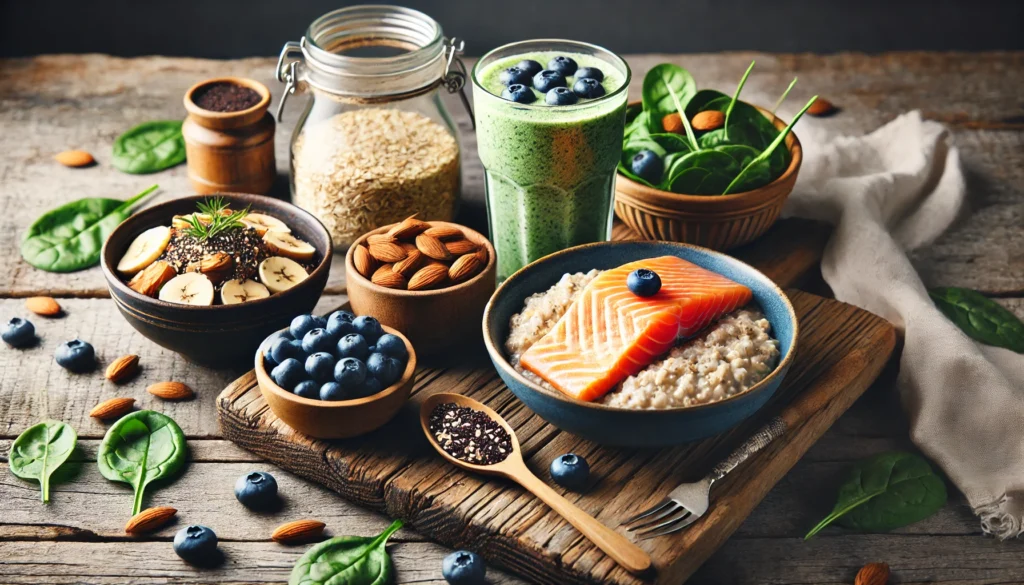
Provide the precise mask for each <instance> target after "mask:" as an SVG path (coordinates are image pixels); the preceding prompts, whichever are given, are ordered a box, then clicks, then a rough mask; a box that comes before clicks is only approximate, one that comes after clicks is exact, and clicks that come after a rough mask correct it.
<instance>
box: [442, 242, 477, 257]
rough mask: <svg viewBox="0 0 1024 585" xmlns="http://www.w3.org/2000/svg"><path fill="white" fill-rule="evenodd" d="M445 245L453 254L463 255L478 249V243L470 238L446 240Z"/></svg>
mask: <svg viewBox="0 0 1024 585" xmlns="http://www.w3.org/2000/svg"><path fill="white" fill-rule="evenodd" d="M444 247H445V249H446V250H448V253H449V254H451V255H452V256H462V255H463V254H469V253H470V252H475V251H476V244H474V243H473V242H471V241H469V240H455V241H452V242H445V244H444Z"/></svg>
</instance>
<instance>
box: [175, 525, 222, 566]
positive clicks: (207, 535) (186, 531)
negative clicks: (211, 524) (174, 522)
mask: <svg viewBox="0 0 1024 585" xmlns="http://www.w3.org/2000/svg"><path fill="white" fill-rule="evenodd" d="M174 552H175V554H177V555H178V556H179V557H181V558H183V559H185V560H186V561H188V562H190V563H204V562H207V561H210V560H213V559H214V558H215V556H216V552H217V535H216V534H214V533H213V531H212V530H210V529H209V528H207V527H205V526H200V525H198V524H193V525H192V526H186V527H185V528H182V529H181V530H179V531H178V533H177V534H175V535H174Z"/></svg>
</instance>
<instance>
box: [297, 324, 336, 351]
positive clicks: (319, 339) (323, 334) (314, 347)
mask: <svg viewBox="0 0 1024 585" xmlns="http://www.w3.org/2000/svg"><path fill="white" fill-rule="evenodd" d="M335 339H337V338H336V337H334V336H332V335H331V334H330V333H328V332H327V330H326V329H321V328H319V327H317V328H316V329H310V330H309V331H308V332H307V333H306V334H305V335H304V336H302V351H304V352H306V353H307V354H310V353H316V352H318V351H332V350H333V349H334V340H335Z"/></svg>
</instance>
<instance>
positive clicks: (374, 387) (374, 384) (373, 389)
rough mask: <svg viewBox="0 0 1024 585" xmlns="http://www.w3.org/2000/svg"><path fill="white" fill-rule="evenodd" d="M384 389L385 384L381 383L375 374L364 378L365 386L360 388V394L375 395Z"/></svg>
mask: <svg viewBox="0 0 1024 585" xmlns="http://www.w3.org/2000/svg"><path fill="white" fill-rule="evenodd" d="M383 389H384V384H381V383H380V380H378V379H377V378H374V377H373V376H367V377H366V379H365V380H363V386H362V388H360V389H359V395H360V396H373V395H374V394H376V393H378V392H380V391H381V390H383Z"/></svg>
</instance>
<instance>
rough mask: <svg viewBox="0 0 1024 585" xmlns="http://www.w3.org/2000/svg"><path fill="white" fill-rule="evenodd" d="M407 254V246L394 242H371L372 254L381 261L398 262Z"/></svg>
mask: <svg viewBox="0 0 1024 585" xmlns="http://www.w3.org/2000/svg"><path fill="white" fill-rule="evenodd" d="M407 255H408V253H407V252H406V251H405V248H403V247H401V246H399V245H398V244H396V243H394V242H380V243H377V244H370V256H373V257H374V258H375V259H377V260H380V261H381V262H398V261H399V260H404V259H405V257H406V256H407Z"/></svg>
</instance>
